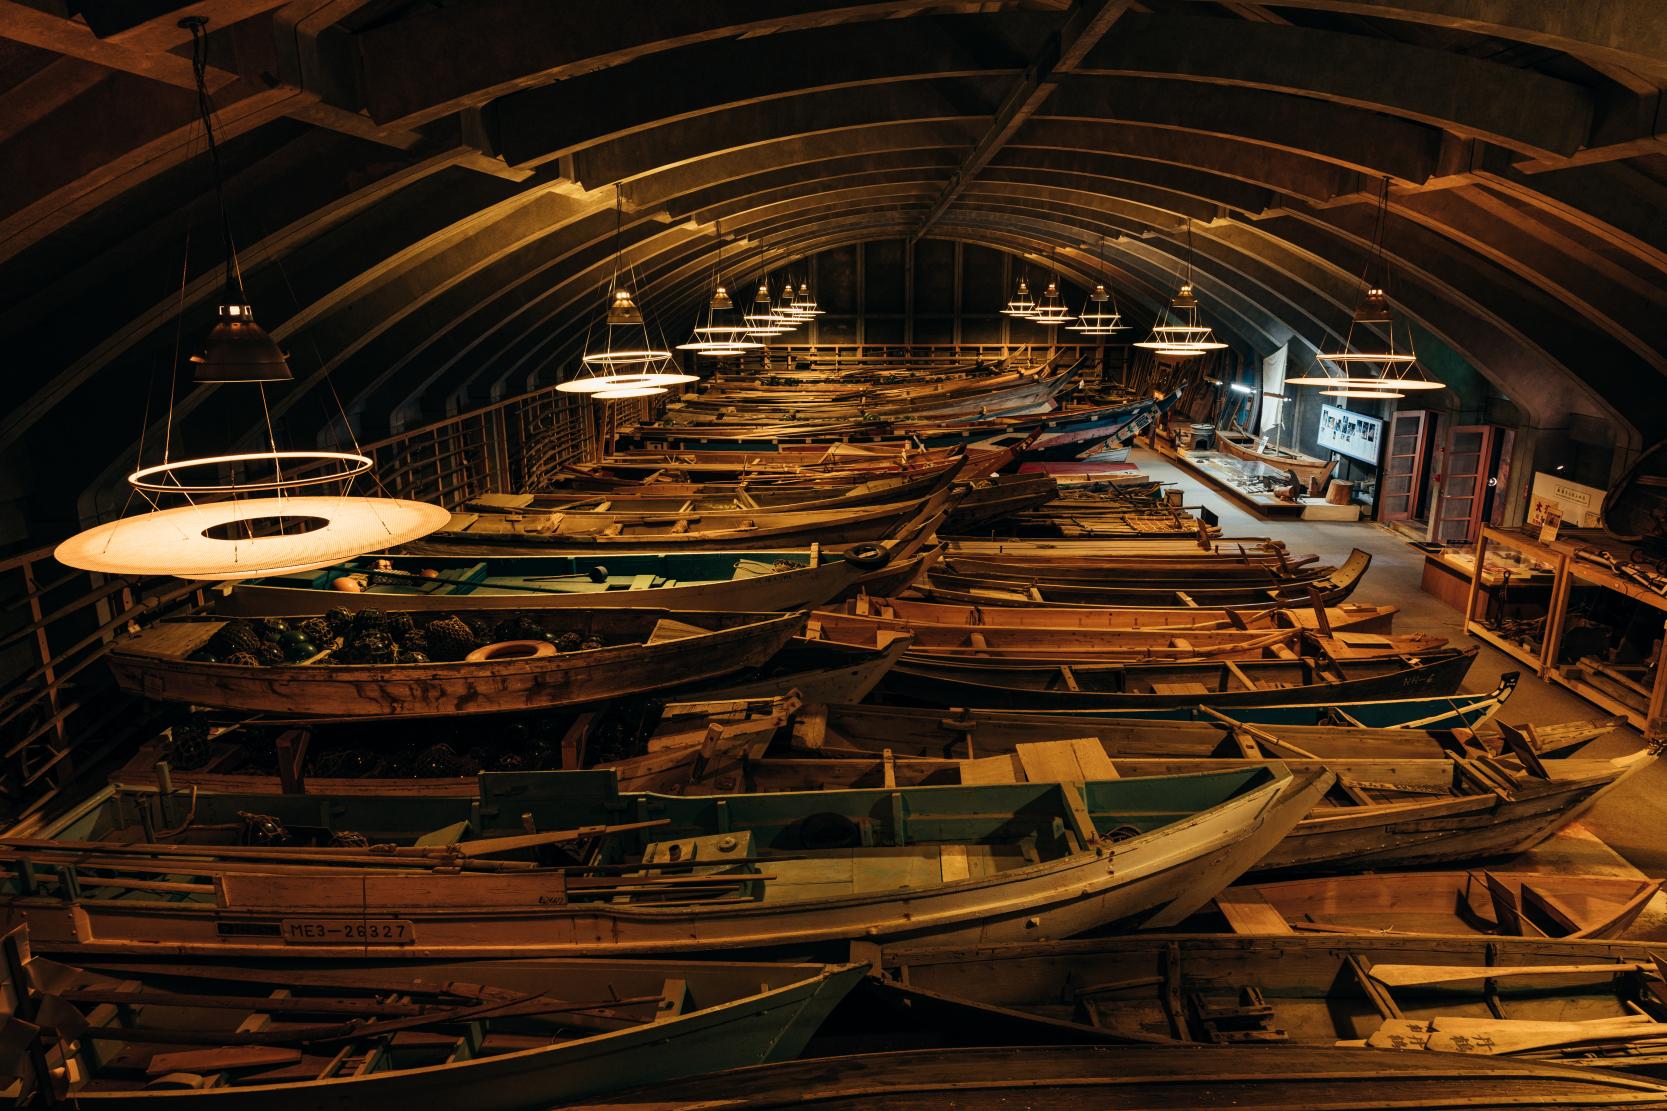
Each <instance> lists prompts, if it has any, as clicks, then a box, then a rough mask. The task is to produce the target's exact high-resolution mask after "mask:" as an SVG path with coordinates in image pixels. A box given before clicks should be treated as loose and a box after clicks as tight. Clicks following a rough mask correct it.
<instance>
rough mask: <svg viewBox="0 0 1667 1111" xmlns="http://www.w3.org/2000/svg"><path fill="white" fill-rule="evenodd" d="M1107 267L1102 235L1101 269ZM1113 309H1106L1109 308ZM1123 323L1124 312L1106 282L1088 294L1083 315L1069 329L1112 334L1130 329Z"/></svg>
mask: <svg viewBox="0 0 1667 1111" xmlns="http://www.w3.org/2000/svg"><path fill="white" fill-rule="evenodd" d="M1105 268H1106V237H1105V236H1103V235H1102V236H1100V269H1101V271H1104V270H1105ZM1108 307H1109V308H1110V310H1111V311H1109V312H1108V311H1106V310H1107V308H1108ZM1128 327H1129V326H1128V325H1127V324H1124V323H1123V314H1122V313H1120V312H1118V311H1117V302H1116V301H1114V300H1113V299H1112V296H1111V291H1110V290H1109V289H1107V288H1106V285H1105V283H1104V282H1096V283H1095V284H1094V292H1092V293H1090V294H1089V295H1088V300H1087V302H1086V303H1085V304H1084V305H1083V307H1082V317H1081V319H1079V320H1078V322H1077V323H1075V324H1072V325H1071V326H1070V327H1069V328H1068V329H1067V330H1068V331H1072V332H1076V333H1078V334H1079V335H1084V336H1110V335H1115V334H1117V333H1118V332H1124V331H1127V330H1128Z"/></svg>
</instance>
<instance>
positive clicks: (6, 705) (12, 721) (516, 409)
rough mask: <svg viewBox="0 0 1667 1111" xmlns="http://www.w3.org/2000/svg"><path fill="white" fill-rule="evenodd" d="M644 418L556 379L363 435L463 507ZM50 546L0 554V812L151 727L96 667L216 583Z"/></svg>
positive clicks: (384, 480)
mask: <svg viewBox="0 0 1667 1111" xmlns="http://www.w3.org/2000/svg"><path fill="white" fill-rule="evenodd" d="M639 415H640V408H639V406H638V405H637V404H632V403H622V404H615V405H610V406H607V407H606V409H605V410H604V407H602V406H599V405H596V404H595V403H593V402H592V401H590V400H589V399H588V398H585V397H582V396H576V395H573V394H564V393H560V392H559V391H557V390H556V389H555V388H554V387H549V388H545V389H541V390H535V391H533V392H531V393H526V394H521V395H519V396H517V397H512V398H506V399H505V400H503V401H499V402H495V403H493V404H491V405H488V406H485V407H483V408H480V409H476V410H472V411H470V412H467V413H461V414H458V415H457V416H454V417H449V418H447V419H445V420H440V421H435V422H433V423H432V424H425V425H422V426H421V427H418V428H411V429H407V430H405V431H403V432H401V433H399V434H398V435H395V436H390V437H388V438H386V439H383V440H378V441H376V442H374V443H369V444H364V445H361V446H362V448H363V450H364V451H365V453H366V454H368V455H370V456H371V457H372V458H373V459H374V460H375V464H376V468H375V472H374V473H375V474H376V476H377V479H378V480H379V483H380V486H381V490H382V492H383V493H385V494H386V495H388V496H391V497H402V498H411V499H414V500H418V501H431V502H435V503H438V504H440V505H444V506H446V507H447V508H456V507H457V506H458V505H460V504H462V503H463V502H464V501H466V500H467V499H469V498H471V497H474V496H476V495H477V494H482V493H487V492H489V491H493V490H523V489H537V488H539V487H540V486H542V485H544V484H546V483H547V481H548V480H549V478H550V477H551V475H552V473H553V472H554V470H555V468H556V467H558V466H560V465H561V464H563V463H566V462H571V461H575V460H580V459H586V458H592V457H594V455H595V453H596V450H597V444H598V442H599V438H600V437H602V436H604V435H606V433H607V427H606V423H605V422H610V421H627V420H633V419H636V417H637V416H639ZM54 547H55V545H47V546H45V547H41V548H36V549H34V550H32V551H26V552H23V553H21V554H19V555H15V556H12V557H11V558H9V559H6V560H4V561H0V598H4V599H6V601H5V602H4V603H0V817H6V816H9V817H12V818H16V817H21V816H23V815H25V814H28V813H31V812H33V811H35V810H38V809H40V808H42V807H45V806H48V805H50V804H53V803H54V802H57V803H60V804H61V803H63V802H67V801H73V796H71V798H68V799H66V798H64V797H63V796H64V795H65V794H66V792H69V791H71V790H72V784H73V783H74V782H75V781H76V779H77V776H78V775H84V774H89V773H91V774H95V775H96V774H97V773H98V771H99V769H100V766H101V763H102V759H103V758H104V757H105V756H107V755H110V754H112V753H114V752H116V751H117V750H119V749H122V748H124V747H125V746H128V745H129V744H130V743H132V742H135V741H137V740H140V739H144V738H148V737H150V736H154V735H155V733H156V732H157V731H158V730H159V729H161V728H162V726H163V725H164V724H166V722H167V720H168V715H169V713H170V712H171V711H169V710H168V709H167V708H166V707H161V706H158V705H157V704H155V703H151V702H148V701H147V700H144V699H140V698H135V697H133V696H129V695H125V694H123V693H122V692H120V691H118V690H117V689H116V688H115V685H114V684H113V683H112V682H111V681H110V678H109V675H108V673H107V672H106V670H105V668H104V667H103V665H102V664H101V662H100V661H101V660H102V658H103V656H104V655H105V654H106V653H107V652H108V651H109V650H110V646H111V644H112V643H113V642H114V640H115V638H116V636H117V635H118V634H120V633H122V632H123V631H125V630H126V629H127V628H128V627H129V625H130V624H132V623H134V622H137V621H141V620H150V619H153V618H154V617H156V616H158V615H162V614H171V613H183V612H189V611H190V610H192V609H198V608H202V607H203V606H206V605H207V604H208V603H209V602H210V601H211V600H212V597H213V593H214V588H213V587H211V586H205V585H204V584H201V583H190V582H184V581H182V580H180V579H174V578H167V577H161V578H133V577H127V576H120V575H102V574H96V573H92V572H85V571H75V570H72V569H71V568H68V567H65V566H64V565H63V564H61V563H59V562H58V561H57V560H55V559H53V558H52V550H53V548H54Z"/></svg>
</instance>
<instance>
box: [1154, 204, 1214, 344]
mask: <svg viewBox="0 0 1667 1111" xmlns="http://www.w3.org/2000/svg"><path fill="white" fill-rule="evenodd" d="M1135 346H1136V347H1141V348H1145V349H1146V350H1148V351H1154V352H1156V353H1157V354H1159V355H1167V356H1170V357H1172V358H1183V359H1190V358H1194V357H1196V356H1199V355H1202V354H1204V353H1205V352H1206V351H1218V350H1220V349H1221V348H1223V347H1226V346H1227V345H1226V344H1225V343H1222V342H1221V341H1220V340H1218V339H1216V338H1215V333H1214V332H1213V331H1211V329H1210V327H1209V325H1207V324H1205V323H1204V322H1203V321H1202V320H1201V319H1200V318H1199V312H1198V295H1197V294H1196V293H1195V292H1194V291H1193V285H1192V221H1191V220H1188V221H1187V276H1186V280H1185V281H1183V282H1182V283H1181V288H1180V289H1179V290H1178V291H1177V292H1176V294H1175V296H1174V297H1173V298H1172V299H1171V300H1170V302H1169V307H1168V308H1167V309H1163V310H1160V311H1159V313H1158V317H1157V319H1156V320H1155V321H1153V322H1152V334H1151V335H1149V336H1147V337H1146V338H1145V339H1143V340H1141V341H1140V342H1139V343H1136V344H1135Z"/></svg>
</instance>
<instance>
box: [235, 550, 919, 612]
mask: <svg viewBox="0 0 1667 1111" xmlns="http://www.w3.org/2000/svg"><path fill="white" fill-rule="evenodd" d="M922 539H923V538H921V537H912V538H910V539H909V540H908V541H893V540H887V541H881V542H879V543H878V544H877V545H875V546H874V547H875V548H877V549H878V551H877V552H876V551H875V550H873V549H871V548H869V547H867V546H865V547H863V548H862V549H861V550H860V551H859V552H858V553H857V558H856V559H852V558H849V557H848V556H847V555H846V553H844V552H841V551H837V550H836V551H829V552H824V551H823V550H822V548H821V546H820V545H816V546H812V547H809V548H789V549H785V550H781V551H773V552H771V551H762V552H761V551H740V552H653V553H634V552H618V553H615V552H609V553H608V555H607V556H606V562H603V561H602V560H599V559H597V558H596V557H594V556H488V557H486V558H484V559H475V558H474V557H472V556H434V555H428V556H397V555H396V556H381V557H377V558H370V557H361V558H359V559H352V560H348V561H346V562H344V563H339V564H337V565H335V566H334V567H326V568H323V569H322V570H318V571H305V572H300V573H298V574H293V575H270V576H266V577H263V578H257V579H244V580H241V581H240V582H238V583H237V584H236V586H234V587H233V588H232V590H231V593H230V594H228V595H226V596H225V597H224V598H223V599H221V600H220V601H219V602H217V603H216V607H215V608H216V609H217V610H218V612H220V613H226V614H235V615H238V616H241V617H288V616H292V615H295V614H307V613H317V612H318V611H319V610H321V609H329V608H334V607H336V606H341V607H343V608H346V609H350V610H361V609H382V610H412V611H417V610H429V611H454V610H468V611H471V612H474V611H479V610H509V609H562V608H572V607H580V608H585V609H597V608H621V607H624V608H643V607H654V606H662V607H664V608H666V609H689V610H724V609H736V610H746V611H751V612H763V611H766V610H795V609H804V608H806V607H808V606H815V605H820V604H821V603H823V602H826V601H828V600H829V599H832V598H837V597H839V596H840V595H842V594H844V593H846V592H847V591H851V590H857V589H860V590H863V591H865V592H866V591H869V590H873V591H876V592H878V593H881V594H883V593H885V592H887V591H889V590H898V589H902V588H903V587H905V586H907V585H908V584H909V583H911V582H913V581H914V579H915V578H916V577H917V576H918V575H920V574H921V572H922V570H923V569H924V568H925V567H926V566H927V565H929V564H930V563H932V562H935V561H936V558H937V549H935V548H934V549H930V550H929V552H924V553H923V552H920V551H918V550H916V549H918V547H919V545H920V543H921V541H922ZM882 571H883V572H884V573H883V574H880V572H882ZM343 578H347V579H351V580H352V581H353V582H355V583H358V584H361V585H360V589H358V590H354V591H342V590H339V589H335V588H334V586H333V584H335V583H336V582H337V581H338V580H340V579H343Z"/></svg>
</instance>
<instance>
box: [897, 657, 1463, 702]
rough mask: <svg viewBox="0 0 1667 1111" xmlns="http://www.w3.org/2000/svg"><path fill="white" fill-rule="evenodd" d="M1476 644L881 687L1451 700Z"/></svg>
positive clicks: (1014, 667)
mask: <svg viewBox="0 0 1667 1111" xmlns="http://www.w3.org/2000/svg"><path fill="white" fill-rule="evenodd" d="M1476 652H1477V650H1476V649H1475V648H1464V649H1459V648H1438V649H1436V650H1435V651H1434V652H1428V653H1425V654H1423V655H1421V656H1416V657H1412V656H1409V657H1395V656H1389V657H1384V658H1381V659H1373V660H1350V661H1348V662H1347V663H1341V664H1339V663H1333V662H1327V661H1322V660H1316V659H1306V658H1305V659H1300V660H1294V661H1284V660H1247V661H1244V662H1243V663H1234V662H1233V661H1231V660H1224V661H1221V662H1213V663H1150V664H1138V663H1131V664H1102V665H1093V664H1049V665H1022V664H1007V663H1002V662H999V661H979V662H974V661H968V660H932V661H925V660H905V661H904V662H902V663H900V664H898V665H897V666H896V667H895V668H893V669H892V670H891V672H890V674H888V675H887V676H886V679H885V681H884V682H882V683H881V685H880V693H881V697H882V699H883V700H884V701H887V702H896V703H899V704H901V705H906V706H918V705H930V706H991V707H995V708H998V709H1013V710H1025V709H1042V710H1067V709H1078V708H1090V709H1092V708H1106V709H1109V708H1120V707H1128V708H1135V707H1143V706H1144V707H1154V708H1155V707H1160V706H1185V705H1196V704H1207V705H1209V706H1213V707H1220V708H1222V709H1225V710H1227V711H1228V712H1229V713H1231V712H1232V708H1234V707H1238V706H1250V705H1256V704H1258V703H1267V704H1273V703H1290V702H1324V703H1335V702H1354V701H1363V700H1368V699H1377V698H1400V697H1404V696H1407V695H1425V694H1449V693H1452V692H1453V691H1454V690H1455V689H1456V688H1457V687H1458V685H1459V683H1460V682H1461V681H1462V680H1463V679H1464V674H1465V672H1466V671H1468V670H1470V665H1471V663H1472V662H1474V661H1475V659H1476Z"/></svg>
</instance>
